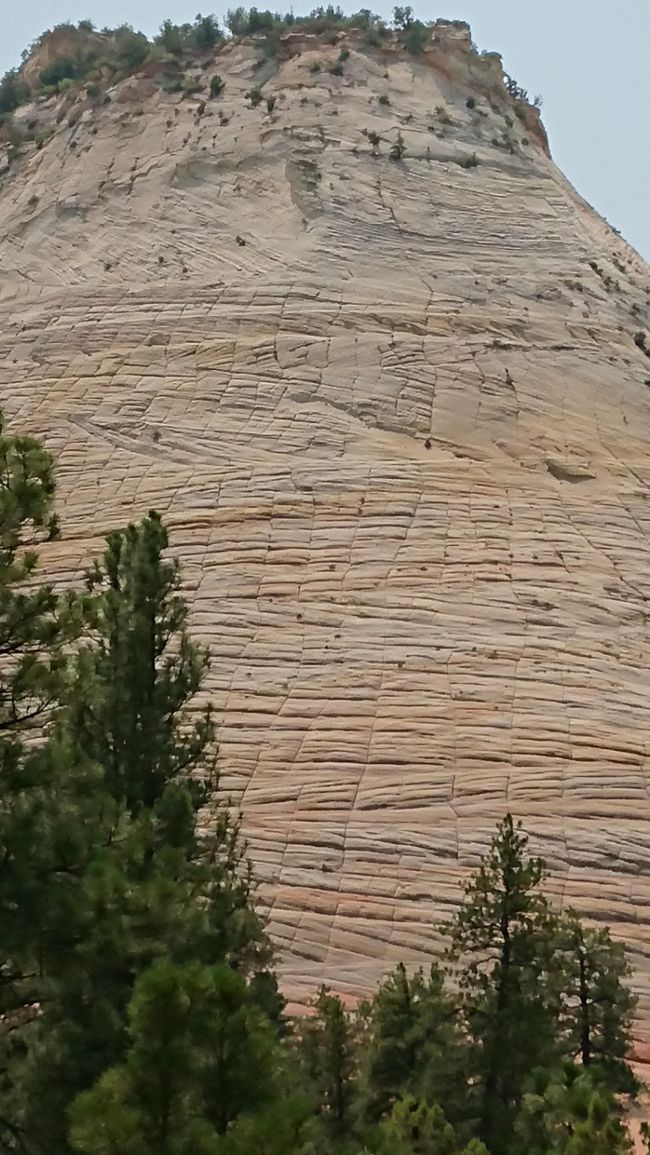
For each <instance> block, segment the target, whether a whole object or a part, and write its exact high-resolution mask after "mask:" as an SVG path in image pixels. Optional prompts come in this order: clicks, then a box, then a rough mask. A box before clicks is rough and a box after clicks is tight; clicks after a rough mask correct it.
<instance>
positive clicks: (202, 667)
mask: <svg viewBox="0 0 650 1155" xmlns="http://www.w3.org/2000/svg"><path fill="white" fill-rule="evenodd" d="M166 546H167V535H166V532H165V530H164V527H163V526H162V524H161V522H160V519H159V518H158V517H157V516H156V515H153V514H152V515H150V516H149V517H148V518H146V519H145V520H144V521H143V522H142V523H141V525H139V526H130V527H129V528H128V529H127V530H125V531H123V532H121V533H115V534H111V536H110V538H109V540H108V548H107V550H106V553H105V555H104V558H103V560H102V561H101V562H99V563H97V565H96V566H95V568H94V570H93V572H92V574H91V576H90V579H89V593H90V595H91V596H92V599H93V600H92V603H91V607H90V624H91V627H92V634H91V636H90V638H89V640H88V642H87V643H86V644H84V646H83V647H82V648H81V650H80V652H79V654H78V656H77V659H76V673H75V677H74V679H73V686H72V691H71V693H70V695H69V699H68V706H67V709H66V710H65V711H64V714H63V715H62V717H61V718H60V720H59V722H58V724H57V729H56V739H57V742H58V743H59V744H60V745H62V746H65V747H66V748H67V749H69V750H70V751H72V752H73V754H74V757H75V758H76V759H77V760H78V761H79V762H80V763H82V764H84V765H85V764H88V763H90V764H92V765H93V766H95V767H96V768H97V774H98V781H97V783H96V794H97V803H96V804H97V808H98V812H99V813H102V812H103V810H104V809H105V808H106V807H105V804H104V802H103V801H102V799H108V801H109V803H110V806H112V808H113V814H114V822H113V828H112V831H111V836H110V837H109V838H108V839H100V838H98V839H97V840H96V845H95V854H94V857H93V858H92V860H91V861H89V862H88V864H87V866H86V868H85V869H84V871H83V872H82V882H81V887H80V892H79V895H78V900H77V906H76V909H75V910H74V911H73V912H72V914H71V918H70V920H69V927H68V932H67V935H66V938H65V940H64V944H63V945H64V949H61V950H60V951H59V952H58V954H57V955H53V956H52V957H51V958H50V960H49V964H48V970H47V975H46V979H47V990H46V993H47V998H46V1000H45V1003H44V1008H43V1012H42V1014H41V1016H40V1018H39V1021H38V1027H37V1030H36V1031H35V1032H34V1034H35V1038H34V1039H33V1040H32V1044H31V1047H30V1053H29V1056H28V1060H27V1063H26V1070H25V1076H24V1083H25V1087H26V1088H28V1093H27V1095H26V1100H27V1107H26V1123H27V1125H28V1127H30V1128H31V1129H32V1131H33V1132H34V1133H40V1132H39V1129H40V1128H41V1126H42V1123H43V1120H45V1119H46V1120H47V1134H46V1136H44V1137H43V1146H44V1150H46V1151H49V1152H51V1153H52V1155H59V1153H64V1152H65V1151H66V1150H67V1140H66V1135H67V1127H68V1110H69V1107H70V1104H71V1102H72V1101H73V1099H74V1098H75V1097H76V1096H77V1095H78V1094H79V1093H80V1092H81V1091H83V1090H85V1089H87V1088H88V1087H90V1086H91V1085H92V1084H93V1083H94V1082H95V1081H96V1080H97V1079H98V1078H99V1076H100V1075H101V1074H102V1072H104V1071H106V1070H107V1069H108V1068H113V1067H115V1066H117V1065H119V1064H120V1063H121V1062H122V1060H123V1057H124V1053H125V1048H126V1045H127V1041H128V1040H127V1030H126V1027H127V1018H126V1015H127V1007H128V1004H129V1001H130V999H131V996H132V993H133V989H134V985H135V983H136V981H137V979H138V977H139V976H140V975H141V974H142V973H143V972H144V971H146V970H147V969H148V967H149V966H150V965H151V964H152V963H154V962H155V961H156V960H162V959H164V960H167V961H169V962H170V963H173V964H177V965H183V964H188V963H190V962H199V963H202V964H204V965H210V966H211V965H214V964H218V963H226V964H229V965H231V966H233V967H238V968H239V969H240V970H241V972H242V974H244V975H248V974H250V973H255V972H261V974H260V977H259V978H258V984H257V992H258V997H259V1001H260V1004H261V1003H263V1002H264V1003H265V1007H266V1009H269V1008H270V1007H271V1005H273V1006H274V1007H275V1014H276V1017H278V1016H279V1014H280V1011H281V1003H280V1001H279V1000H278V996H277V991H276V998H275V1002H273V1000H272V998H271V995H272V991H271V990H270V989H269V981H270V982H271V986H272V985H273V984H272V981H271V980H267V981H266V983H264V981H263V979H262V975H263V973H264V970H265V966H266V963H267V961H268V957H269V949H268V943H267V940H266V937H265V935H264V932H263V928H262V926H261V923H260V920H259V918H258V917H257V915H256V913H255V910H254V906H253V887H252V881H251V872H250V866H249V863H248V861H247V857H246V848H245V844H244V842H243V840H242V837H241V832H240V824H239V820H238V819H236V818H235V819H233V818H232V817H231V815H230V813H229V810H228V808H227V807H226V806H224V805H223V804H221V802H220V800H219V798H218V796H212V797H211V798H210V799H209V800H208V797H207V791H208V788H211V789H212V790H216V788H217V785H218V782H217V777H216V775H215V773H214V762H215V756H216V751H215V745H214V728H213V723H212V719H211V717H210V714H209V711H204V712H203V713H202V714H200V715H199V718H198V719H196V718H194V717H192V716H191V706H192V699H193V697H194V695H195V694H196V693H197V692H198V690H199V689H200V687H201V684H202V679H203V677H204V675H205V672H206V670H207V655H206V654H205V653H204V652H203V651H201V650H200V649H199V648H197V647H196V646H195V645H194V644H193V642H192V641H191V639H190V638H189V635H188V632H187V629H186V618H187V607H186V604H185V602H184V600H183V598H182V596H181V594H180V588H179V585H180V576H179V568H178V565H177V564H176V563H175V562H171V561H166V560H165V558H164V556H163V554H164V550H165V548H166Z"/></svg>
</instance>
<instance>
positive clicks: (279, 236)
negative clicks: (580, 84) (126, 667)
mask: <svg viewBox="0 0 650 1155" xmlns="http://www.w3.org/2000/svg"><path fill="white" fill-rule="evenodd" d="M346 43H349V47H350V57H349V59H347V60H346V62H345V66H344V70H343V76H342V77H337V76H333V75H332V74H331V73H330V72H329V71H328V69H329V68H330V67H331V66H332V64H333V63H334V61H335V60H336V59H337V56H338V52H339V49H340V43H337V44H336V45H331V44H325V43H323V42H314V41H311V42H310V41H308V38H305V37H303V38H302V42H301V43H300V44H298V45H296V44H295V43H293V44H292V45H291V46H290V47H287V49H286V51H284V52H283V53H282V54H281V55H282V59H281V62H280V63H279V64H278V65H277V66H274V65H272V64H268V63H267V64H264V66H263V67H262V68H261V69H256V68H255V67H254V64H255V61H256V58H257V56H258V51H257V49H256V48H255V46H254V45H250V44H249V45H241V44H236V43H232V44H230V45H228V46H227V47H226V48H225V49H223V50H222V51H221V52H220V53H219V54H218V55H217V56H216V57H215V61H214V68H213V69H212V71H218V72H219V73H220V74H221V75H222V76H223V78H224V80H225V90H224V93H223V96H222V97H220V98H219V99H218V100H214V101H212V100H208V101H207V102H206V104H205V108H204V109H202V108H201V103H200V102H201V101H202V100H203V99H204V97H205V94H203V96H202V95H201V94H200V93H199V94H197V95H196V96H194V97H192V98H191V99H182V98H181V96H180V95H178V94H176V95H165V94H164V93H163V92H161V91H160V89H156V90H155V91H153V92H152V86H151V84H150V78H148V77H147V78H145V79H144V80H143V81H142V83H141V86H140V88H139V87H138V81H134V80H133V79H132V78H131V79H129V80H127V81H125V82H124V84H125V85H127V84H128V85H129V87H130V89H131V91H130V93H129V95H128V99H127V98H126V97H124V99H121V98H120V95H121V91H122V90H121V89H120V87H119V86H118V88H117V89H115V90H114V91H113V92H112V94H111V95H112V97H113V99H112V100H111V102H110V103H108V104H99V105H97V106H96V107H94V106H93V107H90V108H88V107H86V104H85V103H84V102H83V100H82V99H80V100H79V101H78V102H77V104H78V107H77V106H75V107H77V111H78V112H79V117H78V119H77V120H76V121H75V117H74V116H70V115H66V116H65V117H63V118H62V119H61V120H60V121H59V123H58V124H56V123H55V124H53V128H54V133H53V135H52V137H51V139H49V140H48V141H47V142H46V143H45V144H44V145H43V147H41V148H40V149H38V150H35V149H33V150H31V151H30V148H29V146H25V147H24V148H23V149H22V151H20V150H19V154H18V155H17V156H15V155H13V154H12V156H11V161H10V163H8V168H7V171H5V172H3V171H2V166H1V165H0V403H1V404H2V406H3V408H4V409H5V411H6V413H7V416H8V418H9V419H10V421H11V424H12V427H13V428H14V429H19V430H21V431H29V432H32V433H34V434H37V435H39V436H43V437H44V438H45V440H46V443H47V445H48V446H49V447H50V449H51V450H52V451H53V452H54V453H55V455H56V457H57V460H58V477H59V493H60V510H61V514H62V518H63V529H64V537H63V540H62V541H61V542H60V543H58V544H56V545H53V546H52V547H51V548H50V549H49V550H48V554H47V564H48V566H50V567H51V569H52V571H53V572H54V573H55V574H56V575H57V577H59V578H61V579H62V580H69V579H71V578H73V577H75V576H76V575H78V574H79V572H80V569H81V568H82V566H83V564H84V563H85V561H86V559H87V557H88V553H89V550H92V549H96V548H97V547H98V546H99V544H100V541H101V539H102V537H103V535H104V534H105V533H106V531H107V530H109V529H111V528H112V527H115V526H118V525H121V524H123V523H124V522H126V521H127V520H128V519H130V518H135V517H139V516H140V515H142V514H143V513H144V512H146V511H147V510H148V509H149V508H150V507H155V508H157V509H159V510H160V511H161V512H162V513H163V515H164V516H165V518H166V520H167V522H168V524H169V526H170V529H171V536H172V542H173V547H174V551H175V552H176V553H178V554H179V555H180V556H181V557H182V559H183V565H184V574H185V579H186V583H187V589H188V592H189V594H190V596H191V602H192V615H193V618H192V621H193V628H194V630H195V632H196V634H197V635H198V636H199V637H200V638H201V639H202V640H203V641H204V642H207V643H209V645H210V646H211V648H212V653H213V668H212V675H211V680H210V684H209V687H208V692H209V694H210V696H211V697H212V698H213V699H214V701H215V703H216V706H217V709H218V715H219V718H220V722H221V730H220V733H221V767H222V773H223V783H224V786H225V787H226V788H227V790H228V791H230V792H231V793H232V795H233V798H234V799H235V800H237V801H240V802H241V804H242V806H243V808H244V813H245V818H246V828H247V831H248V835H249V837H250V843H251V852H252V856H253V859H254V861H255V864H256V868H257V872H258V875H259V877H260V879H261V880H262V887H263V889H262V893H263V896H264V898H265V900H266V901H267V902H268V905H269V908H270V920H271V921H270V926H271V930H272V933H273V935H274V938H275V941H276V942H277V944H278V947H279V951H280V955H281V964H282V970H283V974H284V977H285V980H286V983H287V987H288V990H289V992H290V994H291V996H292V998H293V999H294V1000H295V1001H298V1002H300V1001H301V1000H304V998H305V997H307V996H308V994H310V993H311V992H312V991H313V989H314V987H315V986H316V984H317V983H319V982H320V981H321V980H323V979H326V980H327V981H329V982H330V983H332V985H333V986H335V987H336V988H337V989H338V990H340V991H341V992H343V993H344V994H345V995H346V996H350V997H352V996H354V995H356V994H358V993H359V992H361V991H364V990H368V989H369V988H371V987H372V986H373V985H374V983H375V982H376V981H377V979H378V978H379V977H380V975H381V974H382V972H383V971H384V970H385V969H386V968H387V967H389V966H390V965H392V964H394V963H395V962H396V961H397V960H398V959H405V960H406V961H408V962H414V961H416V960H422V959H423V958H424V956H425V955H426V953H427V952H429V951H431V950H432V949H433V950H435V949H436V948H437V946H438V944H439V941H440V938H439V934H438V931H437V930H436V927H437V925H438V924H439V923H440V921H441V920H442V919H445V918H446V917H447V916H448V915H449V914H450V912H451V910H452V908H453V906H454V904H455V903H456V902H457V900H458V897H459V893H460V887H461V884H462V882H463V879H464V878H465V877H466V876H467V873H468V871H469V870H471V869H472V868H473V867H474V866H475V865H476V863H477V861H478V858H479V856H480V854H481V853H482V852H483V851H484V850H485V848H486V845H487V842H488V839H489V837H490V835H491V832H492V830H493V827H494V824H495V822H496V820H497V819H498V818H499V817H500V816H501V815H503V814H504V812H505V811H506V810H508V809H509V810H511V811H512V812H513V813H514V814H515V815H517V816H519V817H521V818H522V819H523V820H524V822H525V824H526V827H527V829H528V830H529V831H530V834H531V838H532V844H533V847H534V849H535V850H536V851H539V852H541V853H542V854H543V855H544V856H545V857H546V858H547V860H548V863H549V866H550V868H551V871H552V889H553V891H554V893H555V894H556V896H557V898H558V900H559V901H560V902H562V903H564V904H567V905H568V904H571V905H575V906H576V907H578V908H579V909H580V910H581V911H583V912H585V913H587V914H588V915H589V916H590V917H591V918H594V919H596V920H603V921H606V922H607V923H611V924H612V926H613V928H614V931H615V933H616V935H619V936H621V937H623V938H624V939H625V940H626V941H627V942H628V943H629V944H630V947H631V950H632V954H633V962H634V965H635V968H636V980H635V981H636V984H637V986H638V989H639V991H640V992H641V995H642V1004H641V1006H642V1015H643V1016H644V1019H645V1021H644V1022H642V1023H641V1026H640V1035H641V1036H642V1037H645V1038H648V1036H649V1035H650V1031H649V1030H648V1015H649V1013H650V927H649V921H648V909H649V904H650V849H649V844H650V799H649V793H648V788H649V780H650V764H649V758H648V752H649V743H650V695H649V689H650V676H649V674H648V665H649V659H650V630H649V625H648V594H649V592H650V543H649V539H648V531H649V529H650V500H649V497H650V455H649V451H650V354H649V352H648V349H650V336H648V342H647V347H646V348H645V349H644V345H645V339H644V337H643V334H649V333H650V316H649V304H650V271H649V270H648V268H647V266H646V265H645V264H644V263H643V262H642V261H641V260H640V259H639V257H638V256H637V254H636V253H635V252H634V251H632V250H631V249H630V248H629V247H628V246H627V245H626V244H625V242H624V241H622V240H621V239H620V238H619V237H618V236H616V235H615V234H614V233H613V232H612V230H611V229H610V228H609V227H608V226H607V225H606V224H605V223H604V222H603V221H602V220H601V219H600V218H599V217H598V216H597V215H596V213H595V212H594V211H593V210H592V209H591V208H590V207H589V206H588V205H586V204H585V202H584V201H583V200H582V199H581V198H580V197H579V196H578V195H577V194H576V193H575V192H574V190H573V189H572V188H571V187H570V186H569V184H568V183H567V181H566V180H565V179H564V178H563V176H562V175H561V174H560V173H559V172H558V170H557V169H556V168H555V166H554V165H553V163H552V161H551V160H550V158H549V156H548V155H547V153H546V151H545V137H544V134H543V129H542V128H541V126H540V124H539V119H538V116H537V113H536V112H535V111H534V110H532V109H526V110H524V111H523V112H522V115H523V117H524V120H523V121H522V120H520V119H519V118H518V117H517V116H516V115H515V110H514V106H513V104H512V101H511V100H510V98H509V97H507V95H506V94H505V91H504V89H503V86H502V83H501V69H500V64H499V62H498V58H494V57H490V58H488V59H487V60H485V61H484V62H483V63H481V58H479V57H477V56H475V55H474V54H473V53H472V51H471V48H470V46H469V45H468V44H467V43H466V38H464V35H463V34H462V32H461V30H459V29H455V30H454V29H451V30H449V31H448V34H447V32H446V30H445V27H443V26H441V27H440V28H439V29H438V35H437V42H436V44H435V45H434V46H433V47H432V48H431V49H430V50H429V51H428V52H427V53H426V54H425V56H424V57H423V58H412V57H408V56H406V55H405V54H403V53H401V52H398V51H397V50H395V49H394V48H392V47H389V48H387V49H386V51H383V52H380V51H379V50H367V49H365V48H363V46H362V44H361V42H360V41H355V39H354V37H353V36H352V37H350V39H349V41H346ZM314 63H318V64H319V70H318V71H312V68H311V66H313V64H314ZM210 74H211V70H210V69H208V71H207V72H206V71H204V72H203V73H202V75H203V76H204V78H205V77H208V78H209V76H210ZM256 84H259V85H261V86H262V90H263V93H264V96H267V95H273V96H275V97H276V98H277V103H276V106H275V109H274V110H273V112H272V114H269V113H268V112H267V111H266V106H265V104H264V103H262V104H261V105H259V106H258V107H256V108H251V107H250V106H249V105H250V102H249V101H248V100H247V99H246V97H245V93H246V92H247V91H248V90H249V89H250V88H251V87H252V86H253V85H256ZM381 96H387V97H388V100H389V103H388V104H386V103H380V101H379V98H380V97H381ZM470 97H473V98H474V99H475V101H476V107H475V108H471V107H469V108H468V107H467V104H466V102H467V100H468V98H470ZM71 111H73V112H74V109H72V110H71ZM506 118H507V119H506ZM70 121H72V122H73V123H70ZM398 132H401V133H402V136H403V139H404V142H405V145H406V150H407V151H406V155H405V157H404V159H403V161H402V162H401V163H392V162H391V161H390V159H389V157H388V150H389V147H390V145H391V144H392V143H393V142H394V141H395V140H396V138H397V134H398ZM366 133H377V134H378V135H379V136H380V137H381V142H380V144H379V146H378V148H377V150H376V151H377V152H378V155H376V156H375V155H373V148H372V146H371V144H370V142H369V140H368V136H367V135H366ZM0 151H1V150H0ZM474 154H475V156H476V160H477V161H478V164H477V165H474V163H473V159H472V158H473V156H474ZM468 164H469V167H465V166H466V165H468ZM635 335H636V341H635Z"/></svg>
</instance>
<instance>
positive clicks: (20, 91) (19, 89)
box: [0, 68, 30, 114]
mask: <svg viewBox="0 0 650 1155" xmlns="http://www.w3.org/2000/svg"><path fill="white" fill-rule="evenodd" d="M29 96H30V91H29V86H28V85H27V84H25V82H24V81H23V80H21V79H20V77H19V75H18V72H17V70H16V69H15V68H12V69H10V70H9V72H5V74H4V76H3V77H2V80H0V114H1V113H4V112H14V111H15V109H16V108H18V107H19V105H21V104H24V103H25V101H26V100H29Z"/></svg>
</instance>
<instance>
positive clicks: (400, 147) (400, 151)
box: [388, 132, 406, 162]
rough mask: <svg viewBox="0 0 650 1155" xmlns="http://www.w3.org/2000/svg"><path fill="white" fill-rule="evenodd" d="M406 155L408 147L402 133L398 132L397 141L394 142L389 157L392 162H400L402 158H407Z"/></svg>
mask: <svg viewBox="0 0 650 1155" xmlns="http://www.w3.org/2000/svg"><path fill="white" fill-rule="evenodd" d="M405 154H406V145H405V143H404V137H403V136H402V134H401V132H398V134H397V140H395V141H393V143H392V144H391V146H390V149H389V152H388V155H389V157H390V159H391V160H393V161H395V162H399V161H400V160H402V157H403V156H405Z"/></svg>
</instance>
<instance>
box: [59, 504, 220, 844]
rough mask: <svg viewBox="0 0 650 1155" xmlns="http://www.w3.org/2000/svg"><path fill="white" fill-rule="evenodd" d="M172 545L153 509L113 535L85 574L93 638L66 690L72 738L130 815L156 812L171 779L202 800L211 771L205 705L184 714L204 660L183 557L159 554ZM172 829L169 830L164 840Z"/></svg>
mask: <svg viewBox="0 0 650 1155" xmlns="http://www.w3.org/2000/svg"><path fill="white" fill-rule="evenodd" d="M168 544H169V543H168V535H167V531H166V529H165V527H164V525H163V524H162V521H161V519H160V517H159V516H158V514H156V513H153V512H152V513H150V514H149V516H148V517H146V518H144V520H143V521H142V522H141V523H140V524H139V525H130V526H129V527H128V528H127V529H126V530H122V531H119V532H116V533H112V534H110V535H109V537H108V539H107V548H106V551H105V553H104V556H103V558H102V560H101V561H100V562H97V563H96V564H95V566H94V568H93V570H92V571H91V573H90V575H89V578H88V588H89V592H90V593H91V594H93V595H94V616H93V622H92V625H93V641H92V644H89V645H88V646H86V647H85V648H84V649H83V650H82V651H81V653H80V655H79V659H78V667H77V679H76V684H75V686H74V690H73V693H72V694H71V696H70V705H69V725H70V728H71V731H72V732H73V733H74V735H75V739H76V741H77V742H78V743H79V746H80V748H81V749H82V750H83V752H84V754H86V756H87V757H88V758H89V759H91V760H92V761H94V762H97V763H98V764H99V765H100V766H102V768H103V770H104V774H105V777H106V784H107V787H108V788H109V790H110V791H111V793H112V794H113V795H114V797H115V798H117V799H118V800H119V801H121V802H122V801H123V802H124V803H125V805H126V807H127V809H128V810H129V812H130V813H132V814H137V813H138V812H139V811H141V810H152V809H153V808H154V807H155V806H156V805H157V804H159V803H160V801H161V799H162V797H163V796H164V793H165V790H166V788H167V787H168V786H169V785H170V784H173V783H177V784H178V783H180V784H182V787H183V789H184V790H186V791H187V790H190V788H191V790H192V793H193V795H194V797H195V798H196V800H197V801H198V802H199V803H200V802H202V801H203V800H204V798H205V793H206V788H209V787H210V785H211V776H212V774H213V772H214V764H215V747H214V738H215V734H214V725H213V722H212V718H211V712H210V709H209V707H208V708H207V709H206V710H204V711H203V712H202V713H201V714H200V715H199V717H198V718H197V719H196V720H194V719H192V718H190V716H189V714H188V704H189V703H190V702H191V701H192V699H193V698H194V697H195V695H196V694H197V693H198V691H199V690H200V688H201V686H202V684H203V681H204V679H205V675H206V673H207V670H208V666H209V658H208V654H207V651H205V650H203V649H201V647H199V646H197V645H196V644H195V643H194V642H193V641H192V640H191V638H190V636H189V633H188V630H187V603H186V601H185V599H184V598H183V596H182V594H181V589H180V585H181V578H180V567H179V563H178V561H175V560H166V559H165V557H164V553H165V551H166V550H167V547H168ZM181 827H182V822H181ZM182 833H183V834H185V833H186V832H185V831H184V830H183V832H182ZM171 834H172V831H171V830H170V829H169V828H167V827H166V828H165V832H164V837H165V839H166V840H169V838H170V836H171Z"/></svg>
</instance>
